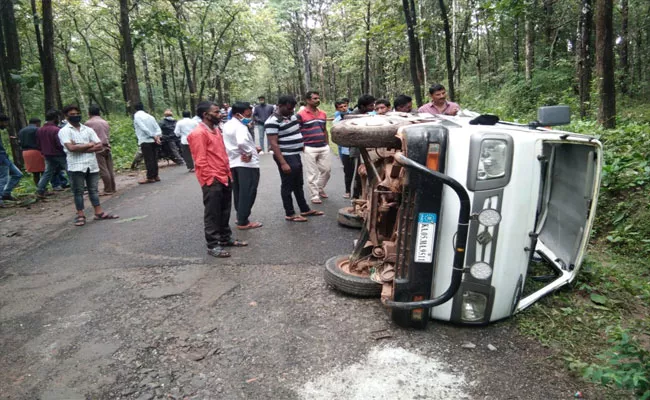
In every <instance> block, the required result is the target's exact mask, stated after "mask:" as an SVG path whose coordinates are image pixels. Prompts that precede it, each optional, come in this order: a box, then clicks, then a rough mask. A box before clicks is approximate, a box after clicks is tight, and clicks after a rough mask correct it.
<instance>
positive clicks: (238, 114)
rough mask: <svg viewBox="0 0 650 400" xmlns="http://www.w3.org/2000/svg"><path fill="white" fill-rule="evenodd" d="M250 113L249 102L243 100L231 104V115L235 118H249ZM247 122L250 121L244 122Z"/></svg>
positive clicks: (251, 113) (241, 119) (242, 119)
mask: <svg viewBox="0 0 650 400" xmlns="http://www.w3.org/2000/svg"><path fill="white" fill-rule="evenodd" d="M251 115H253V110H252V108H251V103H248V102H245V101H238V102H236V103H235V104H233V105H232V116H233V117H235V118H237V119H238V120H240V121H242V122H244V120H246V119H249V120H250V117H251ZM248 122H250V121H246V122H244V123H248Z"/></svg>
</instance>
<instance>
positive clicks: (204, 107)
mask: <svg viewBox="0 0 650 400" xmlns="http://www.w3.org/2000/svg"><path fill="white" fill-rule="evenodd" d="M214 105H216V104H214V103H213V102H211V101H202V102H200V103H199V104H198V105H197V106H196V115H198V116H199V118H201V119H203V114H205V113H207V112H208V111H210V107H212V106H214Z"/></svg>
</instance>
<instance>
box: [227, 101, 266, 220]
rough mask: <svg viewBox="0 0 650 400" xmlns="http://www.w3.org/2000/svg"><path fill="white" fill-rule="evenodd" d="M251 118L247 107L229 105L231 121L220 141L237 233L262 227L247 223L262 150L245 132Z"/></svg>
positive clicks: (239, 104)
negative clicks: (229, 177)
mask: <svg viewBox="0 0 650 400" xmlns="http://www.w3.org/2000/svg"><path fill="white" fill-rule="evenodd" d="M251 114H252V111H251V106H250V104H249V103H243V102H237V103H235V104H233V105H232V119H231V120H230V121H228V122H226V123H225V124H224V126H223V141H224V143H225V145H226V151H227V152H228V158H229V160H230V171H231V172H232V178H233V182H232V190H233V196H234V198H235V211H237V228H238V229H255V228H259V227H261V226H262V224H261V223H259V222H251V221H250V220H249V219H248V217H250V215H251V209H252V208H253V204H255V198H256V197H257V185H258V184H259V182H260V161H259V157H258V155H257V154H258V153H259V152H260V151H261V150H262V148H261V147H260V146H256V145H255V139H253V137H252V136H251V134H250V132H249V131H248V122H249V121H250V117H251ZM262 132H263V131H262ZM262 139H263V138H262Z"/></svg>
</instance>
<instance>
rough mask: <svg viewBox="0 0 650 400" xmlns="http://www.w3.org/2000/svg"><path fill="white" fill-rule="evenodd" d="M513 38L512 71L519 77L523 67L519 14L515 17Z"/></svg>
mask: <svg viewBox="0 0 650 400" xmlns="http://www.w3.org/2000/svg"><path fill="white" fill-rule="evenodd" d="M514 19H515V20H514V25H513V28H512V29H513V37H512V70H513V71H514V73H515V74H517V75H519V71H520V70H521V65H520V63H519V14H517V15H515V17H514Z"/></svg>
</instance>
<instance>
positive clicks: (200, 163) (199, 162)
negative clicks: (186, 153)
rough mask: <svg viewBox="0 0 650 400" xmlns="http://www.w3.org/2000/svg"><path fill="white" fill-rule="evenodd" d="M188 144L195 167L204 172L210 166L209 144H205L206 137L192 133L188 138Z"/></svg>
mask: <svg viewBox="0 0 650 400" xmlns="http://www.w3.org/2000/svg"><path fill="white" fill-rule="evenodd" d="M187 143H188V144H189V145H190V153H192V158H193V159H194V166H195V167H197V168H198V170H199V171H204V169H205V168H206V167H207V166H208V158H207V151H206V148H207V143H206V142H205V137H204V135H202V134H200V133H198V132H196V133H193V132H190V134H189V135H188V136H187Z"/></svg>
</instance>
